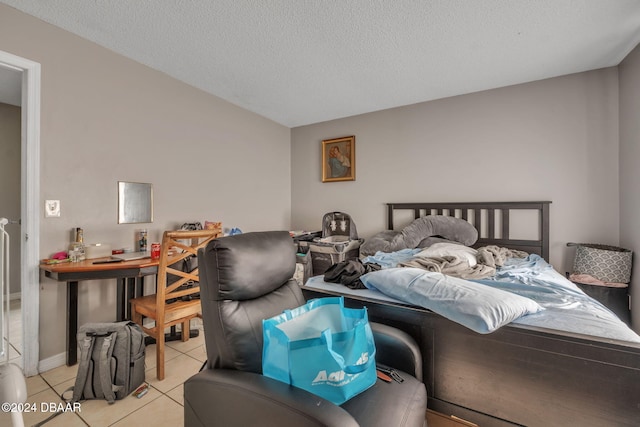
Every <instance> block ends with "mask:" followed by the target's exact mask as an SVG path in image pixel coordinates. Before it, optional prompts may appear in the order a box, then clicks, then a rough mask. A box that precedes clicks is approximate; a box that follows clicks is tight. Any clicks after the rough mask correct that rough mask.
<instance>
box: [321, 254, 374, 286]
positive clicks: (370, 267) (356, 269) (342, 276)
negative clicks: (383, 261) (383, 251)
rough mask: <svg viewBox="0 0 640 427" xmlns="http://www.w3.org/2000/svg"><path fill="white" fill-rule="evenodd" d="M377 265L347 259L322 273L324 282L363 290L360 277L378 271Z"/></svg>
mask: <svg viewBox="0 0 640 427" xmlns="http://www.w3.org/2000/svg"><path fill="white" fill-rule="evenodd" d="M380 268H381V267H380V266H379V265H378V264H371V263H363V262H362V261H360V260H359V259H348V260H345V261H341V262H339V263H337V264H333V265H332V266H331V267H329V268H328V269H327V271H325V272H324V280H325V281H326V282H331V283H340V284H342V285H345V286H347V287H349V288H351V289H365V288H366V286H364V284H363V283H362V281H360V276H362V275H363V274H366V273H370V272H372V271H378V270H380Z"/></svg>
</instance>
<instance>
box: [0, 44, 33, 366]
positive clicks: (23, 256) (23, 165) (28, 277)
mask: <svg viewBox="0 0 640 427" xmlns="http://www.w3.org/2000/svg"><path fill="white" fill-rule="evenodd" d="M0 68H2V69H3V70H12V71H13V72H14V73H15V72H18V73H21V77H22V78H21V81H20V83H21V110H20V210H19V213H20V223H19V224H17V229H18V230H19V231H17V232H16V233H15V234H16V235H17V236H12V240H11V244H12V245H13V246H17V247H19V257H20V274H19V282H20V288H21V289H20V292H19V293H20V301H21V304H20V312H21V314H20V326H21V329H22V331H21V335H22V336H21V347H22V367H23V372H24V374H25V375H26V376H32V375H36V374H37V373H38V361H39V360H38V359H39V347H38V343H39V336H38V330H39V327H38V323H39V311H40V295H39V294H40V292H39V286H40V281H39V280H40V274H39V267H38V265H39V252H40V219H39V216H38V206H39V205H40V203H39V197H40V196H39V191H40V64H38V63H37V62H33V61H30V60H28V59H25V58H21V57H18V56H15V55H13V54H10V53H7V52H4V51H0ZM10 219H12V218H10ZM16 237H17V238H16ZM12 293H13V291H12Z"/></svg>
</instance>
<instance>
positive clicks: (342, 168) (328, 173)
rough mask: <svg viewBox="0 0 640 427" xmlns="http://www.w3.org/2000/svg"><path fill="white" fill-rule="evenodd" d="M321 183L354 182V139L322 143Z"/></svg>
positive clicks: (327, 140) (340, 139)
mask: <svg viewBox="0 0 640 427" xmlns="http://www.w3.org/2000/svg"><path fill="white" fill-rule="evenodd" d="M320 167H321V169H322V182H336V181H355V180H356V137H355V136H354V135H351V136H343V137H341V138H333V139H325V140H324V141H322V164H321V165H320Z"/></svg>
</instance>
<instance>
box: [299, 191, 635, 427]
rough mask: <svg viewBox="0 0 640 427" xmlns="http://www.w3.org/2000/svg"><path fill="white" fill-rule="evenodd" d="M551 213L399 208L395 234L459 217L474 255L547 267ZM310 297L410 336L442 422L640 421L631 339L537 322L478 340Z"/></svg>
mask: <svg viewBox="0 0 640 427" xmlns="http://www.w3.org/2000/svg"><path fill="white" fill-rule="evenodd" d="M549 205H550V202H505V203H494V202H490V203H478V202H474V203H400V204H397V203H395V204H394V203H392V204H388V205H387V208H388V210H387V219H388V229H389V230H398V229H402V228H403V227H404V226H406V224H407V223H408V222H409V221H410V220H411V219H418V218H421V217H423V216H426V215H438V216H452V217H457V218H461V219H464V220H465V221H468V222H469V223H471V224H472V225H473V226H474V227H475V228H476V230H477V231H478V235H479V238H478V240H477V241H476V242H475V243H474V244H473V246H474V247H476V248H479V247H483V246H487V245H497V246H500V247H505V248H511V249H514V250H520V251H525V252H527V253H529V254H536V255H539V256H540V257H541V258H542V259H544V260H547V261H548V259H549V213H550V211H549V207H550V206H549ZM407 212H408V215H409V216H410V218H407ZM523 218H524V222H525V223H526V222H529V223H530V225H526V224H525V225H524V228H529V230H528V232H527V233H525V234H528V236H527V237H526V238H521V237H519V238H512V237H511V236H512V235H516V234H518V233H516V231H518V232H519V231H520V230H515V229H516V228H522V227H523V224H521V222H522V221H523ZM514 223H516V224H515V225H514ZM396 234H397V233H396ZM555 274H558V273H555ZM304 292H305V294H306V296H307V297H309V298H311V297H321V296H327V295H344V297H345V302H346V304H347V305H349V306H353V307H358V306H362V305H365V306H367V308H368V311H369V315H370V318H371V319H372V320H374V321H378V322H382V323H387V324H391V325H393V326H396V327H399V328H400V329H403V330H405V331H406V332H408V333H409V334H411V335H412V336H413V337H414V338H415V339H416V340H417V341H418V342H419V344H420V346H421V348H422V354H423V358H424V378H425V384H426V386H427V390H428V394H429V398H430V400H429V407H430V408H431V409H433V410H436V411H438V412H442V413H445V414H450V415H454V416H456V417H459V418H463V419H466V420H469V421H471V422H474V423H476V424H478V425H481V426H512V425H526V426H550V425H580V426H608V425H611V426H627V425H628V426H635V425H638V420H640V344H639V343H638V342H633V336H632V337H631V339H630V340H622V339H614V338H611V337H609V336H608V334H607V333H606V332H604V333H601V334H600V335H601V336H595V335H592V334H591V335H588V334H587V333H589V331H586V333H585V331H581V330H580V329H573V330H572V329H571V328H565V327H563V329H565V330H560V329H553V328H550V327H548V325H546V324H544V323H535V322H534V323H532V324H527V323H526V322H524V323H522V322H520V323H515V322H512V323H509V324H506V325H505V326H502V327H500V328H499V329H497V330H495V331H493V332H490V333H478V332H475V331H473V330H471V329H469V328H468V327H466V326H463V325H461V324H459V323H457V322H455V321H452V320H449V319H448V318H446V317H443V316H442V315H439V314H436V313H435V312H433V311H431V310H429V309H427V308H424V307H420V306H416V305H415V304H411V303H408V302H406V301H401V300H398V299H397V298H394V297H389V296H388V295H385V294H382V293H380V292H378V291H376V290H371V289H365V290H352V289H349V288H347V287H345V286H343V285H338V284H334V283H326V282H324V281H322V280H318V278H317V277H316V278H312V279H311V280H309V281H308V282H307V284H305V286H304ZM526 317H528V316H525V318H526ZM620 323H622V322H620ZM541 325H546V326H544V327H543V326H541ZM596 335H598V334H597V333H596Z"/></svg>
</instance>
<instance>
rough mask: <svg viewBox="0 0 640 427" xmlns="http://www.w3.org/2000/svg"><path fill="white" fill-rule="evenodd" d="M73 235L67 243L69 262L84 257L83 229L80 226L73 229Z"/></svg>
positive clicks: (82, 259)
mask: <svg viewBox="0 0 640 427" xmlns="http://www.w3.org/2000/svg"><path fill="white" fill-rule="evenodd" d="M73 232H74V234H75V237H74V239H73V242H71V244H70V245H69V259H70V260H71V262H77V261H84V260H85V258H86V254H85V248H84V230H83V229H82V228H80V227H76V228H74V229H73Z"/></svg>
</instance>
